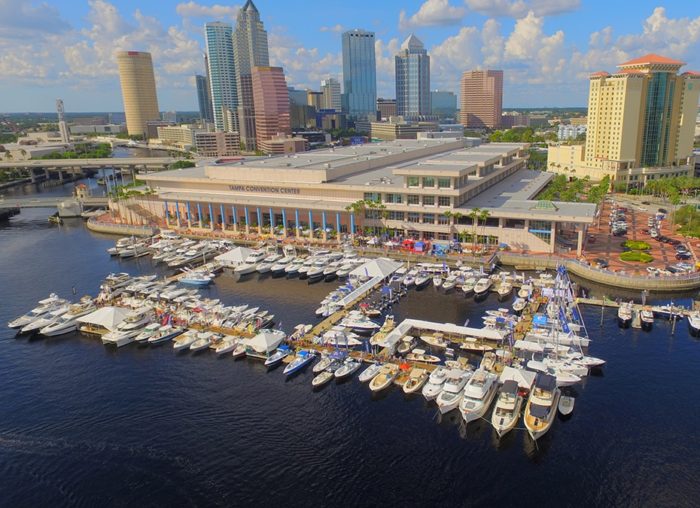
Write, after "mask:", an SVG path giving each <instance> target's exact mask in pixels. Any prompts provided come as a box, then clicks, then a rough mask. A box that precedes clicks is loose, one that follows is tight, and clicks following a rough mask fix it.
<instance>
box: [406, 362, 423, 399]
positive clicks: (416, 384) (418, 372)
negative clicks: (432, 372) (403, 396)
mask: <svg viewBox="0 0 700 508" xmlns="http://www.w3.org/2000/svg"><path fill="white" fill-rule="evenodd" d="M427 380H428V371H427V370H425V369H420V368H415V369H411V372H410V373H409V374H408V379H407V380H406V382H404V384H403V392H404V393H416V392H417V391H418V390H420V389H421V388H422V387H423V385H424V384H425V382H426V381H427Z"/></svg>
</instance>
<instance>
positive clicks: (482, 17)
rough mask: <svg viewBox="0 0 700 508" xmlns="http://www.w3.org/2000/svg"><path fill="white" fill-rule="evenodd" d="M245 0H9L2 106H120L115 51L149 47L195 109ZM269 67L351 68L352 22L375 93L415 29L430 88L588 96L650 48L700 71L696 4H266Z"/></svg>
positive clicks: (1, 34)
mask: <svg viewBox="0 0 700 508" xmlns="http://www.w3.org/2000/svg"><path fill="white" fill-rule="evenodd" d="M242 3H243V2H231V3H224V2H221V3H217V2H207V1H200V2H197V1H194V0H188V1H182V0H173V1H170V0H158V1H150V2H144V1H143V0H141V1H137V0H111V1H109V0H46V1H37V0H0V112H25V111H39V112H48V111H53V110H54V109H55V100H56V98H59V97H60V98H62V99H63V100H64V103H65V107H66V111H67V112H89V111H122V110H123V105H122V99H121V92H120V88H119V77H118V73H117V66H116V61H115V58H114V53H115V51H118V50H139V51H150V52H151V53H152V55H153V60H154V65H155V71H156V82H157V88H158V101H159V105H160V109H161V110H162V111H171V110H178V111H193V110H196V109H197V99H196V93H195V85H194V75H195V74H201V73H203V72H204V63H203V56H202V55H203V47H204V38H203V34H202V32H203V25H204V23H205V22H207V21H228V22H231V23H234V22H235V16H236V13H237V11H238V9H239V7H240V6H241V4H242ZM255 5H256V6H257V8H258V10H259V11H260V15H261V18H262V21H263V23H264V25H265V28H266V30H267V32H268V38H269V45H270V60H271V64H272V65H279V66H282V67H283V68H284V70H285V74H286V76H287V81H288V83H289V85H290V86H294V87H297V88H302V89H303V88H312V89H318V88H319V83H320V81H321V79H324V78H326V77H328V76H335V77H337V78H339V79H340V78H341V77H342V76H341V74H342V63H341V42H340V41H341V39H340V34H341V32H342V31H344V30H347V29H351V28H364V29H366V30H372V31H374V32H376V46H375V51H376V56H377V93H378V96H380V97H389V98H393V97H394V96H395V91H394V55H395V54H396V52H397V51H398V50H399V48H400V46H401V43H402V42H403V41H404V40H405V39H406V38H407V37H408V36H409V35H410V34H411V33H414V34H416V36H417V37H419V38H420V39H421V40H422V41H423V42H424V43H425V46H426V48H427V49H428V52H429V54H430V55H431V89H433V90H434V89H440V90H449V91H453V92H455V93H458V92H459V78H460V75H461V72H463V71H465V70H469V69H477V68H480V69H503V70H504V80H505V83H504V94H503V103H504V107H505V108H506V109H507V108H508V107H536V108H539V107H548V106H549V107H566V106H572V107H576V106H586V104H587V96H588V82H587V76H588V74H590V73H591V72H595V71H598V70H608V71H611V70H614V68H615V65H617V64H619V63H622V62H624V61H626V60H628V59H631V58H634V57H636V56H641V55H644V54H646V53H658V54H661V55H664V56H669V57H672V58H677V59H680V60H682V61H684V62H687V65H686V66H685V67H684V68H683V69H682V70H696V71H700V1H699V0H668V1H665V2H661V1H660V0H655V1H649V0H635V1H634V2H631V1H621V0H380V1H377V0H352V1H348V0H322V1H314V2H311V1H309V0H302V1H296V2H291V1H289V0H257V1H255Z"/></svg>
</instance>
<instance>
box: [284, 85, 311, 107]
mask: <svg viewBox="0 0 700 508" xmlns="http://www.w3.org/2000/svg"><path fill="white" fill-rule="evenodd" d="M287 92H288V93H289V102H290V103H292V104H297V105H299V106H307V105H308V99H307V95H306V90H297V89H296V88H294V87H293V86H290V87H287Z"/></svg>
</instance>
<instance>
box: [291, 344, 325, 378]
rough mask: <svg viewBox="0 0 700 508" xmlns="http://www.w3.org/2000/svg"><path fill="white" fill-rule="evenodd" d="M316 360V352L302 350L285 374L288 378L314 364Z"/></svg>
mask: <svg viewBox="0 0 700 508" xmlns="http://www.w3.org/2000/svg"><path fill="white" fill-rule="evenodd" d="M315 358H316V353H315V352H314V351H311V350H306V349H302V350H301V351H299V352H298V353H297V355H296V356H295V357H294V360H292V361H291V362H289V363H288V364H287V366H286V367H285V368H284V372H283V373H284V374H285V375H286V376H291V375H292V374H294V373H296V372H299V371H300V370H302V369H303V368H305V367H306V366H307V365H309V364H310V363H311V362H313V361H314V359H315ZM329 367H330V365H329Z"/></svg>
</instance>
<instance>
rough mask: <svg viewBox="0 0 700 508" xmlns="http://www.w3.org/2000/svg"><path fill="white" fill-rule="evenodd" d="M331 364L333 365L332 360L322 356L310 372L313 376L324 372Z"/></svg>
mask: <svg viewBox="0 0 700 508" xmlns="http://www.w3.org/2000/svg"><path fill="white" fill-rule="evenodd" d="M331 363H333V358H331V357H330V356H328V355H323V356H322V357H321V359H320V360H319V362H318V363H317V364H316V365H314V368H313V369H312V372H313V373H314V374H318V373H319V372H323V371H324V370H326V369H327V368H328V367H329V366H330V364H331Z"/></svg>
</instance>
